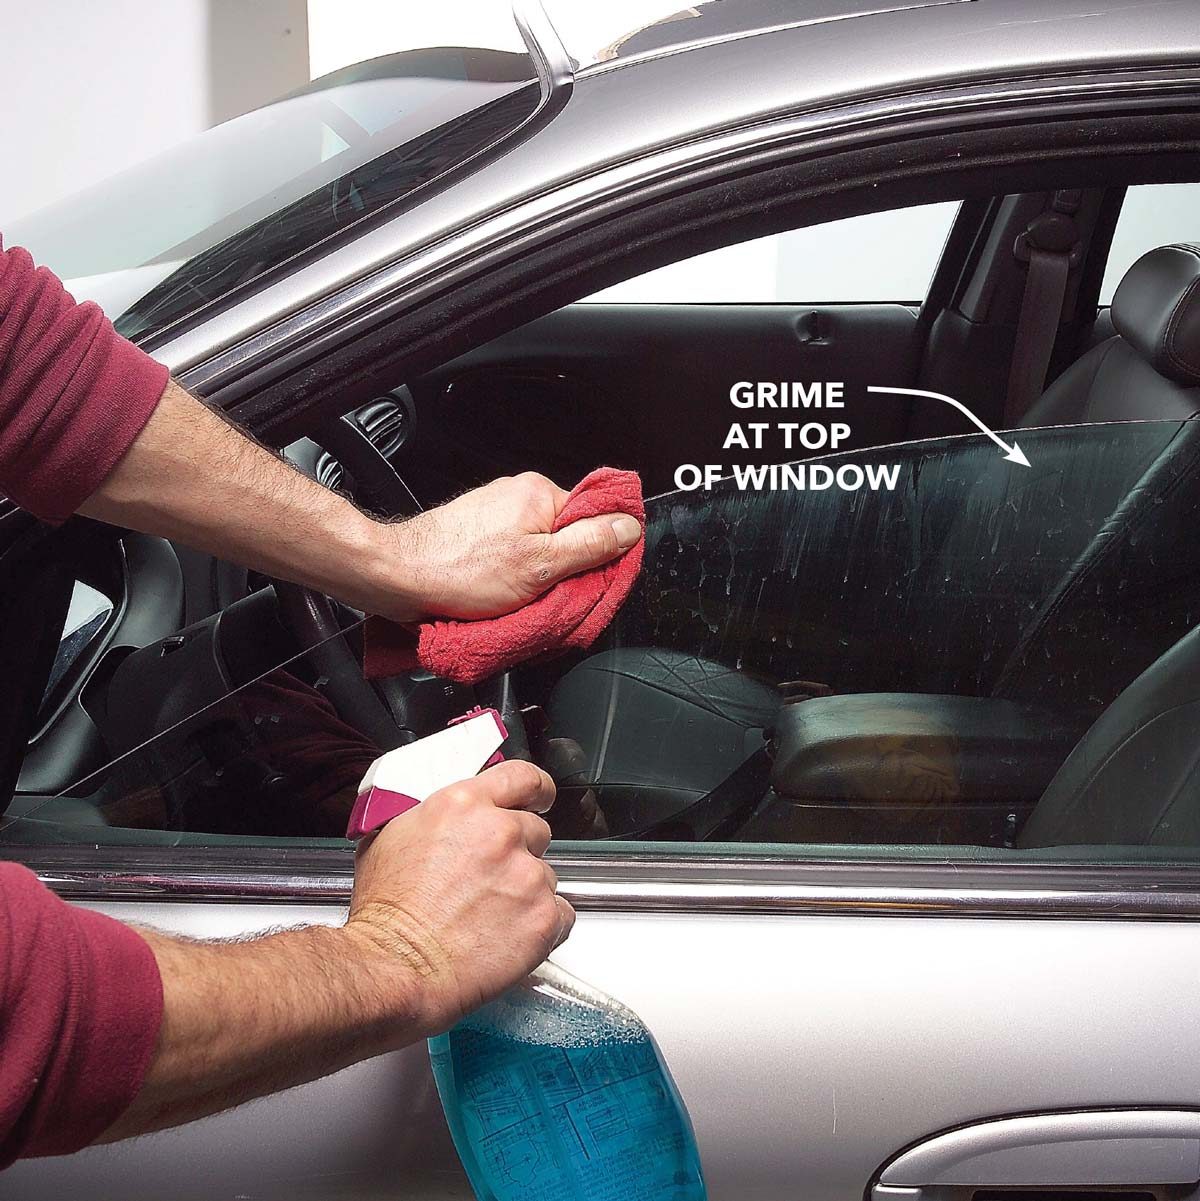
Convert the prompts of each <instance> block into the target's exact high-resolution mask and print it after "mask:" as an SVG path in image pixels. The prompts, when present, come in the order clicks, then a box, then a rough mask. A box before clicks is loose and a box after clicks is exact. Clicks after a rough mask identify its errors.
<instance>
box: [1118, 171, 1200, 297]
mask: <svg viewBox="0 0 1200 1201" xmlns="http://www.w3.org/2000/svg"><path fill="white" fill-rule="evenodd" d="M1198 240H1200V184H1195V183H1166V184H1140V185H1138V186H1137V187H1132V188H1130V189H1129V190H1128V191H1127V192H1126V193H1125V201H1124V203H1123V204H1122V205H1121V215H1120V216H1119V217H1118V218H1117V227H1116V229H1115V230H1114V231H1113V240H1112V248H1111V250H1110V251H1109V253H1108V265H1107V266H1106V267H1105V270H1104V282H1103V283H1102V284H1101V286H1100V303H1101V304H1102V305H1105V304H1112V298H1113V295H1114V293H1115V292H1116V290H1117V285H1118V284H1119V283H1120V282H1121V279H1122V278H1123V277H1124V275H1125V272H1126V271H1128V270H1129V268H1130V267H1132V266H1133V264H1134V263H1135V262H1137V260H1138V259H1139V258H1141V256H1142V255H1143V254H1145V253H1146V252H1147V251H1148V250H1153V249H1155V247H1158V246H1166V245H1168V244H1169V243H1171V242H1195V241H1198Z"/></svg>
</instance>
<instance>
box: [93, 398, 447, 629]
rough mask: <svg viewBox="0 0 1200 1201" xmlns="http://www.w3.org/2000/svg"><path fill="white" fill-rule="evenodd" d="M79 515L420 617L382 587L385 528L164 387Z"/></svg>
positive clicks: (405, 593) (410, 602) (390, 586)
mask: <svg viewBox="0 0 1200 1201" xmlns="http://www.w3.org/2000/svg"><path fill="white" fill-rule="evenodd" d="M80 511H81V512H82V513H84V514H85V515H87V516H89V517H95V518H98V519H99V520H101V521H108V522H112V523H114V524H117V525H126V526H129V527H130V528H132V529H136V530H140V531H142V532H143V533H149V534H157V535H159V536H161V537H164V538H171V539H175V540H178V541H179V542H182V543H183V544H185V545H187V546H192V547H195V548H196V549H197V550H202V551H207V552H209V553H210V554H213V555H216V556H218V557H220V558H223V559H228V560H231V561H233V562H236V563H241V564H242V565H244V566H247V567H253V568H255V569H256V570H259V571H262V572H265V573H266V574H268V575H274V576H279V577H281V578H283V579H287V580H292V581H294V582H296V583H299V584H305V585H307V586H309V587H311V588H315V589H317V590H318V591H321V592H325V593H329V594H331V595H334V596H337V597H339V598H340V599H342V600H345V601H348V602H349V603H351V604H355V605H357V606H359V607H361V608H369V609H372V611H376V612H379V611H384V612H386V613H387V615H388V616H391V617H394V618H397V619H404V618H407V617H417V616H419V615H420V614H421V613H422V611H423V610H422V606H421V603H420V600H419V595H418V593H419V589H418V588H416V587H415V586H408V585H407V584H406V581H405V579H403V578H391V579H388V580H387V581H386V583H385V581H384V580H383V579H382V576H383V571H382V570H381V568H382V564H383V560H384V557H385V556H387V555H390V556H391V557H392V561H393V563H395V556H396V551H397V532H396V531H395V530H394V528H393V529H389V527H387V526H386V525H384V524H383V523H381V522H378V521H375V520H373V519H372V518H370V517H368V516H367V515H366V514H365V513H363V512H362V511H361V510H359V509H357V508H356V507H355V506H354V505H353V504H351V503H350V501H348V500H347V499H346V498H345V497H343V496H340V495H339V494H337V493H336V492H331V491H330V490H329V489H327V488H324V487H322V486H321V485H320V484H318V483H317V482H316V481H315V480H311V479H309V478H308V477H307V476H305V475H304V474H303V473H301V472H300V471H298V470H296V469H295V468H294V467H293V466H292V465H291V464H289V463H288V462H286V461H285V460H283V459H281V458H279V457H278V456H277V455H275V454H273V453H272V452H271V451H269V450H267V449H266V448H265V447H263V446H260V445H259V444H258V443H256V442H255V441H253V440H252V439H251V438H249V437H248V436H247V435H245V434H244V433H242V432H241V431H240V430H238V429H237V428H235V427H234V426H232V425H230V424H229V423H228V422H227V421H226V420H225V419H224V418H223V417H221V416H220V415H219V414H217V413H215V412H213V411H212V410H211V409H210V408H208V406H207V405H204V404H202V403H201V402H200V401H198V400H196V399H195V398H194V397H192V396H190V395H189V394H188V393H187V392H185V391H184V390H183V389H182V388H180V387H179V386H178V385H177V384H175V383H174V382H172V383H170V384H168V386H167V390H166V392H165V393H164V394H163V398H162V400H161V401H160V402H159V404H158V407H157V408H156V410H155V412H154V414H153V416H152V417H151V418H150V420H149V422H148V423H147V424H146V426H145V428H144V429H143V430H142V432H141V433H140V434H139V435H138V437H137V438H136V439H135V440H134V442H133V444H132V445H131V446H130V448H129V450H128V452H127V453H126V454H125V456H124V458H122V460H121V461H120V463H118V464H117V466H116V468H115V469H114V470H113V471H112V472H111V474H110V475H109V476H108V478H107V479H106V480H105V481H104V483H103V484H102V485H101V487H100V488H99V490H98V491H96V492H95V493H94V494H93V495H92V496H91V497H90V498H89V499H88V500H87V501H86V502H85V503H84V505H83V506H82V508H81V510H80ZM402 575H403V573H402V572H394V573H393V577H397V576H402Z"/></svg>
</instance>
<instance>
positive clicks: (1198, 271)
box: [1021, 245, 1200, 427]
mask: <svg viewBox="0 0 1200 1201" xmlns="http://www.w3.org/2000/svg"><path fill="white" fill-rule="evenodd" d="M1112 322H1113V327H1114V328H1115V329H1116V331H1117V333H1116V336H1115V337H1112V338H1109V339H1108V340H1107V341H1106V342H1102V343H1100V345H1099V346H1096V347H1093V348H1092V349H1091V350H1089V351H1088V352H1087V354H1085V355H1083V356H1082V357H1081V358H1080V359H1078V360H1077V361H1076V362H1075V363H1073V364H1072V365H1071V366H1070V367H1069V368H1067V370H1066V371H1064V372H1063V373H1062V375H1060V376H1059V377H1058V379H1056V380H1055V381H1054V383H1053V384H1051V385H1050V387H1049V388H1048V389H1047V390H1046V391H1045V392H1044V393H1043V394H1042V396H1041V398H1040V399H1039V400H1037V401H1036V402H1035V403H1034V404H1033V405H1032V407H1031V408H1030V410H1029V412H1028V413H1026V414H1025V416H1024V418H1023V419H1022V421H1021V425H1022V426H1026V427H1028V426H1039V425H1076V424H1079V423H1081V422H1091V421H1134V420H1179V419H1181V418H1185V417H1191V416H1194V415H1195V414H1196V413H1198V412H1200V246H1188V245H1175V246H1160V247H1159V248H1158V249H1157V250H1151V251H1149V252H1148V253H1147V254H1144V255H1142V257H1141V258H1140V259H1138V261H1137V262H1136V263H1134V264H1133V266H1132V267H1130V268H1129V270H1128V271H1127V272H1126V274H1125V278H1124V279H1123V280H1122V281H1121V285H1120V287H1118V288H1117V292H1116V295H1115V296H1114V297H1113V303H1112Z"/></svg>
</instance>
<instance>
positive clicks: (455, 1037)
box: [429, 965, 706, 1201]
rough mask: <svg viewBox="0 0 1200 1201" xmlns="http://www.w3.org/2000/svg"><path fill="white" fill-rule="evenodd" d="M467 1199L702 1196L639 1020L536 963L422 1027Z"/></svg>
mask: <svg viewBox="0 0 1200 1201" xmlns="http://www.w3.org/2000/svg"><path fill="white" fill-rule="evenodd" d="M429 1050H430V1058H431V1060H432V1063H433V1075H434V1080H435V1081H436V1082H437V1088H438V1093H439V1095H440V1096H441V1099H442V1106H443V1108H444V1109H445V1111H446V1119H447V1121H448V1123H449V1125H450V1132H451V1134H452V1135H453V1137H454V1145H455V1147H456V1148H457V1149H458V1153H459V1157H460V1158H461V1159H462V1162H463V1166H464V1167H465V1168H466V1172H467V1176H468V1178H469V1179H470V1181H471V1187H472V1188H473V1189H474V1190H475V1195H476V1197H477V1198H479V1201H518V1199H519V1201H705V1197H706V1193H705V1188H704V1178H703V1176H702V1174H701V1170H700V1155H699V1151H698V1150H697V1147H696V1139H695V1135H694V1134H693V1132H692V1125H691V1122H690V1121H689V1119H688V1116H687V1111H686V1110H685V1109H684V1106H683V1101H682V1099H681V1098H680V1096H679V1092H678V1090H677V1089H676V1087H675V1083H674V1081H673V1080H672V1079H671V1075H670V1073H669V1072H668V1071H667V1067H666V1064H665V1063H664V1062H663V1059H662V1055H661V1054H660V1053H659V1050H658V1047H657V1046H656V1045H655V1042H654V1040H653V1038H651V1036H650V1033H649V1031H648V1030H647V1029H646V1027H645V1026H644V1025H643V1024H642V1022H641V1020H640V1019H639V1018H638V1017H637V1016H636V1015H635V1014H634V1013H632V1012H631V1011H630V1010H629V1009H627V1008H625V1007H624V1006H622V1005H619V1004H618V1003H617V1002H615V1001H613V1000H612V999H611V998H608V997H605V996H604V995H603V994H601V993H597V992H595V991H594V990H592V989H590V988H588V987H587V986H586V985H582V984H581V983H580V982H579V981H577V980H575V979H574V978H573V977H570V976H568V975H567V974H566V973H565V972H562V971H561V969H558V968H554V967H553V966H552V965H546V966H545V967H544V968H541V969H539V971H538V973H535V975H534V976H533V977H531V978H530V980H529V981H528V982H526V984H525V985H522V986H519V987H518V988H516V989H514V990H513V991H512V992H510V993H507V994H506V995H505V996H504V997H501V998H500V999H499V1000H498V1001H494V1002H492V1004H490V1005H486V1006H484V1008H483V1009H481V1010H479V1011H478V1012H477V1013H474V1014H471V1015H470V1016H469V1017H467V1018H465V1019H464V1020H463V1021H462V1022H460V1023H459V1024H458V1025H457V1026H455V1027H454V1029H453V1030H451V1031H450V1032H449V1033H448V1034H443V1035H441V1036H440V1037H438V1038H434V1039H431V1040H430V1043H429Z"/></svg>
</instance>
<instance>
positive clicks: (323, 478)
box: [315, 451, 346, 492]
mask: <svg viewBox="0 0 1200 1201" xmlns="http://www.w3.org/2000/svg"><path fill="white" fill-rule="evenodd" d="M315 474H316V477H317V483H319V484H324V485H325V487H326V488H329V489H330V490H331V491H333V492H340V491H341V488H342V484H343V483H344V482H345V478H346V473H345V472H344V471H343V470H342V465H341V463H339V462H338V461H337V459H335V458H334V457H333V455H331V454H330V453H329V452H328V451H322V452H321V456H320V458H318V459H317V466H316V471H315Z"/></svg>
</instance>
